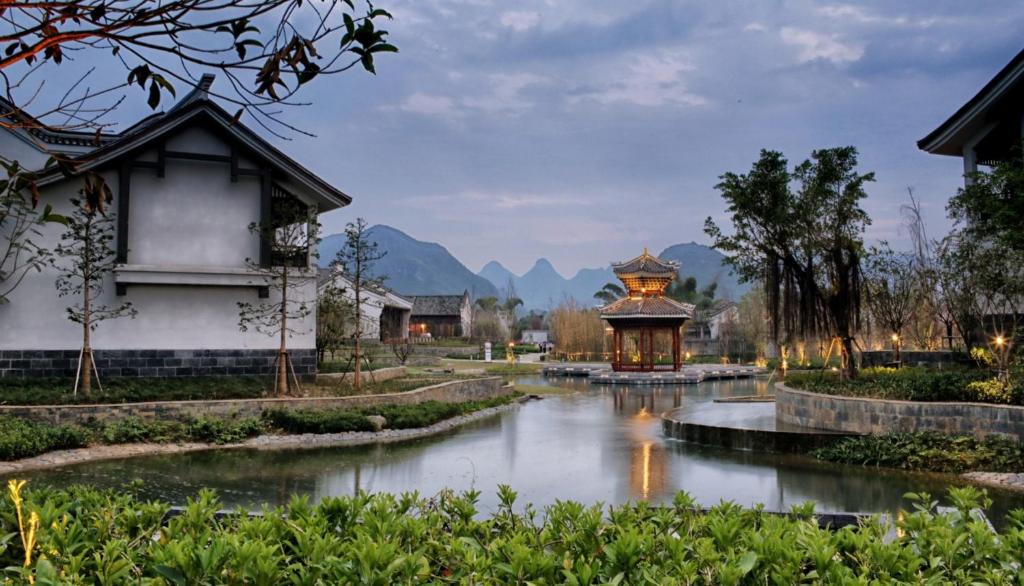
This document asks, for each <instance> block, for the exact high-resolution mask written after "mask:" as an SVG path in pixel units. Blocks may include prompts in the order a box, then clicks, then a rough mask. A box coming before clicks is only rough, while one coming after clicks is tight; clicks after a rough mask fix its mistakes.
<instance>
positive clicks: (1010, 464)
mask: <svg viewBox="0 0 1024 586" xmlns="http://www.w3.org/2000/svg"><path fill="white" fill-rule="evenodd" d="M813 455H814V456H815V457H816V458H820V459H822V460H828V461H830V462H840V463H843V464H860V465H864V466H882V467H886V468H903V469H905V470H927V471H930V472H971V471H982V470H983V471H986V472H1020V471H1021V470H1024V444H1021V443H1020V442H1019V441H1017V440H1015V439H1011V438H1004V437H998V436H993V437H989V438H985V439H983V440H979V439H975V438H973V437H971V436H968V435H946V434H941V433H935V432H918V433H894V434H889V435H868V436H863V437H852V438H846V439H843V440H841V441H839V442H837V443H835V444H833V445H831V446H828V447H825V448H822V449H819V450H816V451H815V452H813Z"/></svg>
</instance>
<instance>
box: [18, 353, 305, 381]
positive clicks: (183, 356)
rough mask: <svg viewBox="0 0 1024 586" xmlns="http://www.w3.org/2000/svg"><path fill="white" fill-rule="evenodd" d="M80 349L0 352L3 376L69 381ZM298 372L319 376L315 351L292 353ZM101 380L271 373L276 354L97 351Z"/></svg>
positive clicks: (300, 374) (301, 376) (95, 355)
mask: <svg viewBox="0 0 1024 586" xmlns="http://www.w3.org/2000/svg"><path fill="white" fill-rule="evenodd" d="M78 352H79V351H78V350H0V378H43V377H54V378H71V377H74V376H75V370H76V368H77V366H78ZM289 353H290V354H291V357H292V363H293V365H294V367H295V374H296V375H297V376H299V377H300V378H304V379H308V378H310V377H313V376H315V375H316V351H315V350H314V349H312V348H309V349H298V350H289ZM93 356H94V357H95V358H96V368H97V370H99V373H100V377H101V378H107V377H110V378H115V377H188V376H227V375H234V376H237V375H260V374H272V373H273V372H274V370H275V367H276V364H277V350H226V349H225V350H93Z"/></svg>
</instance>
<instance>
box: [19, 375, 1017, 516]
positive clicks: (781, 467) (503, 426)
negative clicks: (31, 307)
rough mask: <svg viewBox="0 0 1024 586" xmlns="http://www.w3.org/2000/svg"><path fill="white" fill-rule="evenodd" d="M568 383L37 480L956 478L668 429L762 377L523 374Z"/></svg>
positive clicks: (263, 489) (875, 489)
mask: <svg viewBox="0 0 1024 586" xmlns="http://www.w3.org/2000/svg"><path fill="white" fill-rule="evenodd" d="M521 382H523V383H527V384H548V385H558V386H561V387H564V388H565V389H566V390H567V391H569V392H567V393H565V394H556V395H548V396H546V397H545V398H544V399H543V400H539V401H529V402H527V403H525V404H522V405H520V406H518V407H515V408H513V409H512V410H510V411H506V412H504V413H501V414H499V415H495V416H494V417H490V418H487V419H483V420H479V421H477V422H474V423H471V424H468V425H465V426H462V427H460V428H458V429H456V430H454V431H451V432H448V433H445V434H443V435H437V436H433V437H429V438H425V439H417V440H410V441H406V442H401V443H392V444H377V445H366V446H355V447H344V448H321V449H308V450H277V451H259V450H219V451H218V450H213V451H208V452H193V453H188V454H179V455H170V456H151V457H141V458H130V459H124V460H110V461H103V462H93V463H87V464H81V465H75V466H67V467H63V468H58V469H52V470H47V471H41V472H36V473H30V474H28V475H27V476H28V478H29V479H30V480H32V481H33V483H35V484H39V483H45V484H51V485H58V486H63V485H68V484H72V483H88V484H93V485H97V486H101V487H121V486H124V485H125V484H126V483H127V482H129V481H132V480H134V479H140V480H142V486H141V488H140V489H139V490H140V494H141V496H143V497H146V498H159V499H161V500H163V501H165V502H170V503H174V504H181V503H183V502H184V501H185V499H186V498H187V497H189V496H192V495H195V494H196V493H197V492H198V491H199V489H201V488H203V487H211V488H215V489H217V490H218V492H219V493H220V496H221V498H222V500H223V501H224V503H225V505H226V506H228V507H233V506H236V505H242V506H258V505H262V504H264V503H268V504H281V503H285V502H287V501H288V500H289V498H291V495H292V494H295V493H299V494H306V495H310V496H311V497H312V498H314V499H317V498H320V497H323V496H327V495H342V494H352V493H353V492H354V491H356V490H360V489H361V490H366V491H390V492H401V491H410V490H418V491H419V492H420V493H421V494H424V495H432V494H435V493H437V492H438V491H440V490H442V489H444V488H452V489H455V490H459V491H461V490H467V489H471V488H475V489H477V490H480V491H482V495H481V499H480V500H481V508H482V510H484V511H491V510H493V508H494V506H495V505H496V503H497V498H496V495H495V492H496V487H497V485H498V484H508V485H511V486H512V488H513V489H515V490H516V491H518V492H519V495H520V502H532V503H534V504H535V505H538V506H541V505H546V504H550V503H552V502H554V501H555V500H556V499H563V500H564V499H573V500H578V501H582V502H585V503H593V502H598V501H601V502H604V503H622V502H625V501H629V500H639V499H646V500H649V501H652V502H667V501H670V500H671V499H672V497H673V495H674V494H675V493H676V491H679V490H685V491H687V492H689V493H690V494H691V495H692V496H693V497H694V498H696V499H697V501H698V502H699V503H700V504H702V505H713V504H716V503H718V502H719V501H721V500H731V501H735V502H737V503H740V504H742V505H746V506H751V505H754V504H756V503H764V504H765V506H766V507H767V508H768V509H769V510H788V509H789V508H790V506H791V505H794V504H798V503H803V502H805V501H814V502H816V503H817V509H818V510H819V511H828V512H865V513H874V512H891V511H895V510H896V509H898V508H901V507H906V506H907V502H906V501H905V500H904V499H903V494H905V493H906V492H909V491H927V492H930V493H931V494H933V495H936V496H938V495H944V493H945V490H946V488H947V487H948V486H950V485H951V484H955V483H956V478H955V477H953V476H948V475H926V474H911V473H903V472H897V471H883V470H876V469H869V468H861V467H843V466H836V465H833V464H823V463H820V462H817V461H815V460H813V459H810V458H807V457H801V456H785V455H769V454H759V453H753V452H741V451H733V450H724V449H718V448H710V447H702V446H697V445H692V444H687V443H683V442H680V441H678V440H673V439H667V438H665V437H664V436H663V435H662V433H661V422H660V419H659V414H660V413H662V412H664V411H667V410H669V409H672V408H674V407H678V406H681V405H693V404H698V403H701V402H710V401H712V400H713V399H714V398H716V397H728V396H740V395H751V394H765V393H767V392H768V390H767V386H766V384H765V383H764V381H755V380H732V381H718V382H705V383H701V384H699V385H683V386H674V387H673V386H666V387H660V388H659V387H649V386H645V387H629V386H621V385H612V386H599V385H591V384H590V383H588V382H587V381H586V380H585V379H547V380H542V379H540V378H539V377H528V378H524V379H521ZM990 494H991V496H992V497H993V500H994V501H995V505H994V507H993V510H992V514H993V516H994V517H996V518H1000V517H1002V515H1003V514H1004V513H1005V511H1006V510H1009V509H1012V508H1024V495H1020V494H1016V493H1010V492H1003V491H990Z"/></svg>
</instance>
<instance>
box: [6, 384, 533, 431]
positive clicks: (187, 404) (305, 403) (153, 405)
mask: <svg viewBox="0 0 1024 586" xmlns="http://www.w3.org/2000/svg"><path fill="white" fill-rule="evenodd" d="M514 392H515V389H513V388H512V387H511V386H504V385H503V384H502V380H501V378H500V377H488V378H479V379H466V380H455V381H451V382H446V383H440V384H436V385H431V386H429V387H423V388H420V389H416V390H414V391H408V392H404V393H386V394H380V395H355V396H348V397H287V398H283V399H221V400H216V401H150V402H147V403H111V404H103V405H25V406H18V405H0V415H12V416H14V417H24V418H26V419H35V420H38V421H48V422H50V423H87V422H90V421H114V420H117V419H123V418H125V417H138V418H140V419H150V420H152V419H184V418H189V417H258V416H259V415H260V414H261V413H263V412H264V411H267V410H272V409H356V408H361V407H373V406H377V405H416V404H419V403H423V402H425V401H442V402H447V403H465V402H467V401H483V400H487V399H494V398H497V397H504V396H507V395H511V394H512V393H514Z"/></svg>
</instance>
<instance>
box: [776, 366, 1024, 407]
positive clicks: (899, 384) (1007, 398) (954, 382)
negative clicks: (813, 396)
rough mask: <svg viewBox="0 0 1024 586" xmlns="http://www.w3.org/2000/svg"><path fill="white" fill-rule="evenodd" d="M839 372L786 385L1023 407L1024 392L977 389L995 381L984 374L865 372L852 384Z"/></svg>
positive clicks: (804, 375)
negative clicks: (842, 377) (989, 381)
mask: <svg viewBox="0 0 1024 586" xmlns="http://www.w3.org/2000/svg"><path fill="white" fill-rule="evenodd" d="M838 374H839V373H837V372H795V373H790V374H789V375H787V376H786V384H787V385H788V386H790V387H793V388H796V389H803V390H806V391H811V392H814V393H824V394H828V395H844V396H848V397H872V398H876V399H897V400H902V401H965V402H975V403H1001V404H1013V405H1024V388H1020V385H1017V386H1016V387H1014V388H1012V389H1002V390H1001V391H998V390H993V389H992V388H990V387H991V385H978V384H974V383H978V382H981V381H987V380H989V379H991V378H992V374H991V373H988V372H985V371H983V370H977V369H975V370H969V369H958V370H941V371H940V370H927V369H924V368H900V369H893V368H865V369H863V370H861V371H860V376H858V378H857V379H855V380H852V381H848V380H847V381H843V380H839V376H838Z"/></svg>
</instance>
